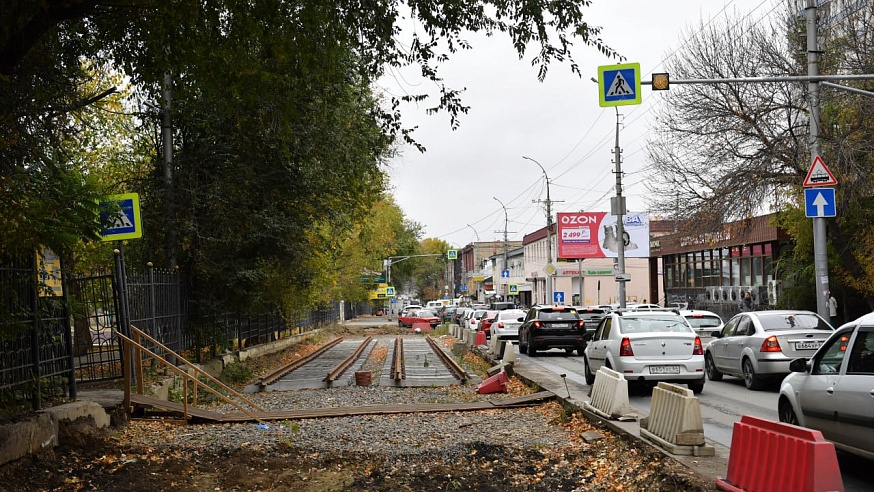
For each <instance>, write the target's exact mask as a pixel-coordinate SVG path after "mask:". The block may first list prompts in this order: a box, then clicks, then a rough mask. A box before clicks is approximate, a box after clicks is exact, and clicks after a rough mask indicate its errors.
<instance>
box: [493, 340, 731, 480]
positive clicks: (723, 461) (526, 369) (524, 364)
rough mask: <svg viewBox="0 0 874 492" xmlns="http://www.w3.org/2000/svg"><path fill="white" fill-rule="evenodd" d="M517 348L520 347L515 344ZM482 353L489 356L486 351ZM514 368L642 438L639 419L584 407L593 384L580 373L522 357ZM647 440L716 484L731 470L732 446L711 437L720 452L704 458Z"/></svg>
mask: <svg viewBox="0 0 874 492" xmlns="http://www.w3.org/2000/svg"><path fill="white" fill-rule="evenodd" d="M514 347H518V346H516V345H514ZM479 349H481V347H479V348H478V350H479ZM516 350H518V348H516ZM482 355H483V356H485V354H484V351H483V353H482ZM492 362H493V364H499V363H500V361H499V360H493V361H492ZM513 369H514V371H515V377H517V378H519V379H520V380H521V381H523V382H525V383H526V384H529V385H531V386H535V387H539V388H541V389H544V390H548V391H551V392H553V393H555V395H556V396H557V397H558V399H559V400H560V401H562V402H564V403H566V404H568V405H572V406H574V407H576V408H578V409H579V410H580V411H581V412H582V413H583V414H584V415H585V416H586V418H588V419H589V421H591V422H597V423H598V424H603V425H605V426H607V427H608V428H609V429H610V430H611V431H613V432H616V433H618V434H624V435H627V436H630V437H633V438H635V439H641V437H640V423H639V422H638V421H629V422H620V421H616V420H606V419H604V418H602V417H600V416H599V415H596V414H594V413H592V412H590V411H588V410H586V409H584V408H583V403H585V402H589V401H590V398H589V396H588V394H589V388H590V386H588V385H586V384H585V381H582V380H580V381H577V380H576V379H577V378H578V375H568V377H566V378H562V377H561V376H559V375H558V374H556V373H554V372H551V371H548V370H546V369H544V368H542V367H540V366H538V365H537V364H534V363H531V362H528V361H525V360H520V359H516V362H515V363H514V367H513ZM572 376H573V377H572ZM579 379H581V378H579ZM565 383H567V386H565ZM633 410H634V413H636V414H638V415H641V416H642V417H646V416H647V413H645V412H643V411H641V410H639V409H633ZM705 439H706V436H705ZM643 442H644V443H645V444H647V445H649V446H651V447H653V448H655V449H658V450H659V451H661V452H662V454H664V455H665V456H669V457H671V458H673V459H675V460H677V461H679V462H680V463H683V464H684V465H686V466H687V467H688V468H690V469H691V470H692V471H694V472H695V473H697V474H698V475H700V476H703V477H710V478H711V479H712V481H713V483H714V485H715V483H716V478H717V477H725V476H726V473H727V470H728V454H729V448H727V447H725V446H723V445H721V444H718V443H715V442H712V441H710V440H708V441H707V444H709V445H711V446H713V447H714V448H715V450H716V455H715V456H709V457H703V456H679V455H674V454H670V453H668V452H667V451H665V450H663V449H661V448H659V447H657V446H653V445H652V444H651V443H650V442H649V441H643Z"/></svg>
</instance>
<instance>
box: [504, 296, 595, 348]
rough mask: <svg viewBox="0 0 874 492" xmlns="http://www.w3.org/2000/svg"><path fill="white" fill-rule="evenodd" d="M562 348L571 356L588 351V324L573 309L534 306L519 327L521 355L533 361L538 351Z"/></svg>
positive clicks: (567, 307)
mask: <svg viewBox="0 0 874 492" xmlns="http://www.w3.org/2000/svg"><path fill="white" fill-rule="evenodd" d="M551 348H563V349H565V351H566V352H567V353H568V354H571V353H573V351H574V350H576V351H577V354H579V355H583V351H584V350H586V322H585V320H583V319H581V318H580V315H579V314H578V313H577V310H576V308H573V307H570V306H535V307H533V308H531V309H530V310H529V311H528V315H527V316H525V321H523V322H522V325H521V326H520V327H519V352H522V353H523V354H526V353H527V354H528V355H529V356H531V357H536V356H537V351H538V350H548V349H551Z"/></svg>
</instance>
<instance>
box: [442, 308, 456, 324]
mask: <svg viewBox="0 0 874 492" xmlns="http://www.w3.org/2000/svg"><path fill="white" fill-rule="evenodd" d="M456 311H458V308H457V307H456V306H446V307H445V308H443V309H441V310H440V312H439V313H438V314H439V316H440V322H441V323H452V322H454V321H455V312H456Z"/></svg>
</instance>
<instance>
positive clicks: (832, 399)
mask: <svg viewBox="0 0 874 492" xmlns="http://www.w3.org/2000/svg"><path fill="white" fill-rule="evenodd" d="M789 369H790V370H791V371H792V373H791V374H789V375H788V376H786V378H785V379H783V383H782V384H781V386H780V396H779V398H778V400H777V414H778V415H779V418H780V421H781V422H786V423H788V424H793V425H800V426H803V427H808V428H811V429H816V430H818V431H820V432H822V435H823V437H825V438H826V439H828V440H830V441H832V442H833V443H834V444H835V447H836V448H838V449H841V450H844V451H847V452H849V453H853V454H857V455H859V456H862V457H864V458H867V459H869V460H874V403H872V396H874V314H867V315H865V316H862V317H861V318H859V319H857V320H856V321H852V322H850V323H847V324H845V325H843V326H841V327H840V328H838V330H837V331H835V332H834V333H832V335H831V336H830V337H829V338H828V340H826V341H825V342H824V343H823V345H822V347H820V348H819V350H817V351H816V353H815V354H813V356H812V357H811V358H810V360H809V361H808V360H807V359H804V358H798V359H794V360H793V361H792V362H790V363H789Z"/></svg>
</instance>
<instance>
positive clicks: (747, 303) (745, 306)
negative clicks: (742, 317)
mask: <svg viewBox="0 0 874 492" xmlns="http://www.w3.org/2000/svg"><path fill="white" fill-rule="evenodd" d="M740 310H741V312H742V313H747V312H750V311H753V296H752V295H751V294H750V291H746V292H744V298H743V299H742V300H741V301H740Z"/></svg>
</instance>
